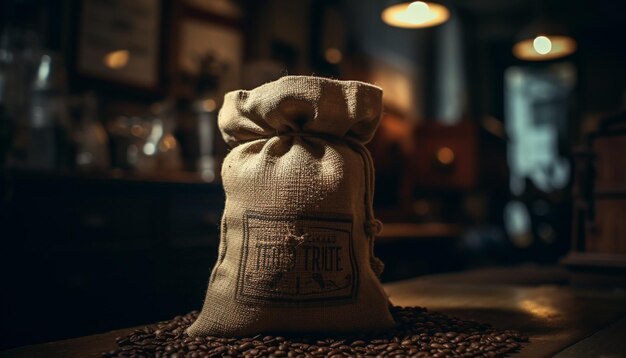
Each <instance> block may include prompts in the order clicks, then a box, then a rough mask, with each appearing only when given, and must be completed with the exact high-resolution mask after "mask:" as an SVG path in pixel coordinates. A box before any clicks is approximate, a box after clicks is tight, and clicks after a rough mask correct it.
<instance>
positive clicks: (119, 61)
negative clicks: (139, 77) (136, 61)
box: [104, 50, 130, 70]
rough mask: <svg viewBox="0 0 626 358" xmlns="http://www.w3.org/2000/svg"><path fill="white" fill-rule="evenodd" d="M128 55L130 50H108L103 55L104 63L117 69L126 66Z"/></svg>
mask: <svg viewBox="0 0 626 358" xmlns="http://www.w3.org/2000/svg"><path fill="white" fill-rule="evenodd" d="M129 57H130V52H128V50H117V51H113V52H109V53H108V54H106V56H104V64H105V65H106V66H107V67H109V68H112V69H114V70H119V69H121V68H124V67H126V65H127V64H128V59H129Z"/></svg>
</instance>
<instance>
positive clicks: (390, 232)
mask: <svg viewBox="0 0 626 358" xmlns="http://www.w3.org/2000/svg"><path fill="white" fill-rule="evenodd" d="M463 232H464V228H463V226H461V225H458V224H448V223H388V224H384V225H383V231H382V232H381V233H380V235H378V240H379V242H388V241H393V240H407V239H433V238H441V239H446V238H449V239H455V238H459V237H460V236H461V235H463Z"/></svg>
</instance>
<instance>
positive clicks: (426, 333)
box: [102, 307, 528, 358]
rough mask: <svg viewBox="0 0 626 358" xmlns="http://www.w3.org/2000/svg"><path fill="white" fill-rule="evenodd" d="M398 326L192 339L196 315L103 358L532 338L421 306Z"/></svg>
mask: <svg viewBox="0 0 626 358" xmlns="http://www.w3.org/2000/svg"><path fill="white" fill-rule="evenodd" d="M391 312H392V315H393V316H394V318H395V320H396V323H397V326H396V327H395V328H393V329H391V330H389V331H387V332H377V333H373V334H370V335H363V334H358V335H354V336H350V335H348V336H344V337H315V336H313V335H304V336H301V337H297V336H289V337H282V336H271V335H265V336H263V335H256V336H253V337H241V338H233V337H230V338H226V337H213V336H208V337H189V336H187V335H186V334H185V330H186V329H187V327H188V326H189V325H191V323H193V322H194V321H195V319H196V317H197V316H198V313H197V312H191V313H189V314H187V315H184V316H177V317H175V318H174V319H172V320H170V321H164V322H160V323H157V324H156V325H154V326H148V327H145V328H143V329H137V330H134V331H132V332H131V333H130V334H128V335H127V336H123V337H117V338H116V339H115V343H116V344H117V348H116V349H114V350H111V351H109V352H106V353H102V356H103V357H121V356H123V357H146V356H149V357H223V356H232V357H250V358H253V357H292V358H293V357H295V358H308V357H322V356H324V357H334V358H339V357H344V356H347V357H352V356H356V357H374V356H380V355H384V356H389V357H406V356H411V357H477V356H485V357H502V356H506V355H508V354H511V353H513V352H516V351H518V350H519V349H520V348H521V347H522V343H523V342H527V341H528V338H527V337H524V336H522V335H521V334H520V333H518V332H515V331H509V330H507V331H497V330H494V329H492V328H491V327H490V326H488V325H485V324H481V323H477V322H471V321H462V320H459V319H456V318H451V317H448V316H446V315H444V314H441V313H437V312H428V311H427V310H425V309H423V308H420V307H404V308H402V307H391Z"/></svg>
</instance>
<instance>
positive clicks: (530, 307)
mask: <svg viewBox="0 0 626 358" xmlns="http://www.w3.org/2000/svg"><path fill="white" fill-rule="evenodd" d="M518 304H519V307H520V308H521V309H522V310H524V311H526V312H528V313H530V314H531V315H533V316H535V317H538V318H553V317H556V316H558V315H559V312H558V311H557V310H556V309H554V307H552V305H550V304H549V303H548V302H541V301H538V300H532V299H526V300H521V301H519V303H518Z"/></svg>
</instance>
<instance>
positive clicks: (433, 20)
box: [381, 1, 450, 29]
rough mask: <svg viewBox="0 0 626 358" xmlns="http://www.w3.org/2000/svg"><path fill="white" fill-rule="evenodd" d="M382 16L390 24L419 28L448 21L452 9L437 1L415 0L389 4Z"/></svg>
mask: <svg viewBox="0 0 626 358" xmlns="http://www.w3.org/2000/svg"><path fill="white" fill-rule="evenodd" d="M381 17H382V19H383V21H384V22H385V23H386V24H388V25H391V26H396V27H402V28H408V29H417V28H422V27H430V26H436V25H439V24H441V23H444V22H446V21H447V20H448V18H449V17H450V11H449V10H448V8H446V7H445V6H443V5H440V4H437V3H432V2H425V1H413V2H410V3H404V2H403V3H399V4H396V5H392V6H389V7H388V8H386V9H384V10H383V12H382V14H381Z"/></svg>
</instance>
